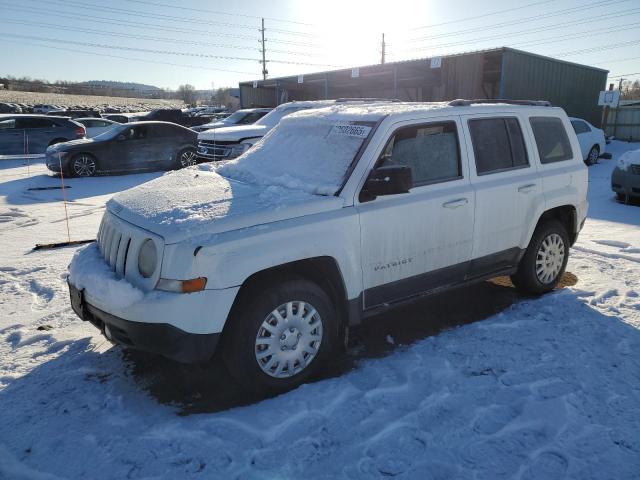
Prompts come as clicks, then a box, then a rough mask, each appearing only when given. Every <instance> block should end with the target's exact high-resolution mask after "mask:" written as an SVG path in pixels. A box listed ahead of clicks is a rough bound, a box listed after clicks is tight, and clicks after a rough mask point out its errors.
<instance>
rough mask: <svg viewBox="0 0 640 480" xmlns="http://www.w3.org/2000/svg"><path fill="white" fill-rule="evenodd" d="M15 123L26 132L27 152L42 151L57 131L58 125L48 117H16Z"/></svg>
mask: <svg viewBox="0 0 640 480" xmlns="http://www.w3.org/2000/svg"><path fill="white" fill-rule="evenodd" d="M16 125H17V127H18V128H19V129H24V131H25V133H26V139H27V146H28V150H29V153H44V151H45V150H46V149H47V147H48V146H49V143H50V142H51V141H52V140H54V139H55V138H56V137H57V135H56V133H58V132H56V129H57V128H58V125H57V124H56V123H55V122H54V121H53V120H50V119H48V118H38V117H25V118H18V119H16Z"/></svg>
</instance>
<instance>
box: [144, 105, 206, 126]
mask: <svg viewBox="0 0 640 480" xmlns="http://www.w3.org/2000/svg"><path fill="white" fill-rule="evenodd" d="M140 120H158V121H161V122H172V123H177V124H178V125H184V126H185V127H193V126H196V125H202V124H203V123H207V122H208V121H209V118H208V117H191V116H189V115H187V114H185V113H184V112H183V111H182V110H180V109H179V108H156V109H155V110H151V111H150V112H149V113H147V114H146V115H144V116H143V117H140Z"/></svg>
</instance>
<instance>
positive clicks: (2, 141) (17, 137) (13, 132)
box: [0, 117, 26, 155]
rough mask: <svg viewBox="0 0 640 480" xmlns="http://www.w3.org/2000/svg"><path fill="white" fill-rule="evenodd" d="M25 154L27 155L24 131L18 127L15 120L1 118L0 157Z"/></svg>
mask: <svg viewBox="0 0 640 480" xmlns="http://www.w3.org/2000/svg"><path fill="white" fill-rule="evenodd" d="M24 153H26V143H25V136H24V130H22V129H19V128H18V127H17V125H16V119H15V118H11V117H3V118H0V155H22V154H24Z"/></svg>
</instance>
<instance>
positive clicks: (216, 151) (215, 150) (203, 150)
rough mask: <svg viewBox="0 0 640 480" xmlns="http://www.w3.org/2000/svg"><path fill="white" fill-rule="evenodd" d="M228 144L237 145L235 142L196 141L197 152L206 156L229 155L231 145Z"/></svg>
mask: <svg viewBox="0 0 640 480" xmlns="http://www.w3.org/2000/svg"><path fill="white" fill-rule="evenodd" d="M229 145H237V142H214V141H213V140H200V142H198V154H199V155H203V156H206V157H215V158H225V157H228V156H229V155H231V147H230V146H229Z"/></svg>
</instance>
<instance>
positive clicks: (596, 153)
mask: <svg viewBox="0 0 640 480" xmlns="http://www.w3.org/2000/svg"><path fill="white" fill-rule="evenodd" d="M599 157H600V147H599V146H598V145H594V146H593V147H591V150H589V153H588V154H587V159H586V160H585V163H586V164H587V165H595V164H596V163H598V158H599Z"/></svg>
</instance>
